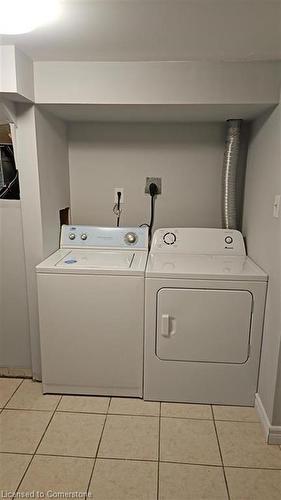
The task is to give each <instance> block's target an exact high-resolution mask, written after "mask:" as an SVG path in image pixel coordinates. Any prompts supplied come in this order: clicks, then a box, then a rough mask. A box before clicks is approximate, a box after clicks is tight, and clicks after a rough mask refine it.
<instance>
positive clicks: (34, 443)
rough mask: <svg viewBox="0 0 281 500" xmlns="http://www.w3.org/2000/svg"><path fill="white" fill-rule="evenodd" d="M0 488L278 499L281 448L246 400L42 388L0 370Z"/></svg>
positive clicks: (143, 497)
mask: <svg viewBox="0 0 281 500" xmlns="http://www.w3.org/2000/svg"><path fill="white" fill-rule="evenodd" d="M1 492H2V494H1ZM7 492H14V493H15V494H16V497H18V498H28V495H29V496H30V494H31V495H33V497H34V495H35V498H45V497H46V498H58V496H56V495H58V492H60V493H66V495H65V496H64V497H63V498H71V495H72V496H73V494H74V495H76V498H85V496H86V495H88V497H89V498H92V499H93V500H280V499H281V448H280V447H279V446H268V445H267V444H265V441H264V435H263V432H262V430H261V427H260V424H259V420H258V418H257V415H256V413H255V410H254V409H253V408H239V407H227V406H213V407H211V406H210V405H196V404H172V403H161V404H160V403H157V402H151V403H150V402H144V401H141V400H139V399H125V398H108V397H82V396H77V397H76V396H62V397H61V396H43V395H42V392H41V384H39V383H36V382H32V381H30V380H22V379H9V378H0V498H1V496H3V497H6V498H7ZM34 492H35V493H34ZM36 492H39V493H38V496H36V495H37V493H36ZM8 494H9V495H10V493H8ZM67 495H68V496H67ZM60 498H62V497H60Z"/></svg>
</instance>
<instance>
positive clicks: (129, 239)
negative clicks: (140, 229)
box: [124, 233, 138, 245]
mask: <svg viewBox="0 0 281 500" xmlns="http://www.w3.org/2000/svg"><path fill="white" fill-rule="evenodd" d="M124 239H125V242H126V243H127V245H133V244H134V243H136V242H137V239H138V237H137V235H136V233H127V234H125V238H124Z"/></svg>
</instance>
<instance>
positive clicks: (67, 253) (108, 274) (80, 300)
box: [36, 226, 148, 397]
mask: <svg viewBox="0 0 281 500" xmlns="http://www.w3.org/2000/svg"><path fill="white" fill-rule="evenodd" d="M147 252H148V231H147V228H145V227H135V228H100V227H91V226H63V227H62V233H61V245H60V249H59V250H57V251H56V252H55V253H54V254H53V255H51V256H50V257H49V258H47V259H46V260H44V261H43V262H42V263H41V264H39V265H38V266H37V268H36V270H37V281H38V301H39V321H40V343H41V358H42V382H43V392H44V393H65V394H92V395H109V396H139V397H142V395H143V335H144V331H143V330H144V319H143V318H144V313H143V311H144V271H145V266H146V261H147Z"/></svg>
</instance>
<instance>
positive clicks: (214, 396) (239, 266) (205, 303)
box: [144, 228, 267, 405]
mask: <svg viewBox="0 0 281 500" xmlns="http://www.w3.org/2000/svg"><path fill="white" fill-rule="evenodd" d="M145 288H146V292H145V362H144V398H145V399H147V400H157V401H159V400H160V401H174V402H190V403H214V404H229V405H252V404H253V403H254V398H255V393H256V390H257V382H258V371H259V362H260V350H261V341H262V331H263V318H264V308H265V298H266V289H267V275H266V274H265V273H264V272H263V271H262V270H261V269H260V268H259V267H258V266H257V265H256V264H255V263H254V262H253V261H252V260H251V259H250V258H249V257H247V256H246V252H245V246H244V241H243V237H242V234H241V233H240V232H239V231H235V230H226V229H204V228H176V229H168V228H167V229H158V230H157V231H156V232H155V233H154V236H153V242H152V247H151V253H150V255H149V258H148V263H147V269H146V285H145Z"/></svg>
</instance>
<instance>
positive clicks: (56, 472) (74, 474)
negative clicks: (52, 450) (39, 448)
mask: <svg viewBox="0 0 281 500" xmlns="http://www.w3.org/2000/svg"><path fill="white" fill-rule="evenodd" d="M93 465H94V460H92V459H89V458H71V457H43V456H38V455H36V456H35V457H34V459H33V461H32V463H31V465H30V467H29V469H28V471H27V473H26V475H25V477H24V480H23V482H22V484H21V485H20V489H19V491H20V492H21V494H26V495H27V494H28V493H29V492H33V491H38V492H40V493H41V492H42V493H43V494H44V495H45V496H46V497H48V498H52V497H51V496H50V493H51V495H54V496H53V498H62V496H60V497H58V496H56V493H58V492H60V493H61V494H66V495H65V497H64V498H71V496H69V497H68V496H67V494H71V492H73V493H75V494H78V495H80V493H81V494H82V493H83V492H86V491H87V487H88V483H89V480H90V476H91V472H92V469H93ZM47 492H50V493H49V495H47ZM42 493H41V494H42ZM40 498H42V497H41V496H40ZM72 498H73V497H72ZM76 498H81V497H79V496H76Z"/></svg>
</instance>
